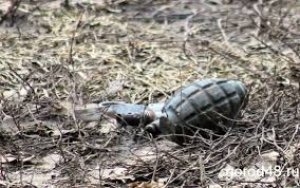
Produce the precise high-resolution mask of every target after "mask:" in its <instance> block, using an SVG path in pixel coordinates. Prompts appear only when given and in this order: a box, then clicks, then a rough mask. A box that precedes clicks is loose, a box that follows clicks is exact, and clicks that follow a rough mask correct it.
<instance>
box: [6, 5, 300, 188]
mask: <svg viewBox="0 0 300 188" xmlns="http://www.w3.org/2000/svg"><path fill="white" fill-rule="evenodd" d="M0 24H1V25H0V46H1V47H0V123H1V124H0V125H1V127H0V131H1V132H0V139H1V144H0V162H1V163H0V164H1V165H0V186H1V187H131V188H156V187H211V188H219V187H293V186H294V187H295V186H299V184H300V179H299V178H300V176H299V174H300V172H299V168H300V166H299V162H300V150H299V149H300V143H299V141H300V137H299V125H300V112H299V111H300V103H299V95H300V92H299V85H298V84H299V81H300V61H299V60H300V54H299V47H300V40H299V37H300V1H297V0H285V1H283V0H199V1H196V0H160V1H159V0H145V1H138V0H131V1H130V0H106V1H101V0H99V1H97V0H82V1H79V0H70V1H67V0H65V1H63V0H52V1H46V0H12V1H3V0H2V1H0ZM212 77H221V78H234V79H239V80H241V81H243V82H244V83H245V85H246V86H247V88H248V89H249V91H250V94H249V103H248V105H247V106H246V108H245V110H243V111H242V114H241V115H242V119H241V120H239V121H237V123H236V127H237V129H236V130H232V131H230V132H228V133H227V134H226V135H223V136H220V137H219V138H216V139H214V140H210V139H208V138H200V137H199V138H195V139H196V140H197V139H198V140H200V141H198V142H195V143H193V144H191V145H190V146H187V147H181V146H178V145H176V144H175V143H173V142H171V141H168V140H167V139H165V138H158V139H150V138H148V137H141V136H138V135H141V134H140V133H141V132H142V130H141V129H140V128H132V127H125V128H124V127H123V128H122V127H121V128H120V127H119V128H116V126H115V125H114V124H113V123H112V122H110V121H108V120H106V121H102V122H81V121H79V120H77V119H76V118H75V117H74V115H73V114H74V113H73V112H74V110H73V109H74V107H75V106H76V105H82V104H86V103H91V102H99V101H106V100H116V101H126V102H130V103H144V104H148V103H152V102H157V101H164V100H166V99H167V98H169V97H170V96H172V94H173V92H174V91H176V90H177V89H178V88H180V87H181V86H183V85H185V84H187V83H190V82H192V81H193V80H195V79H203V78H212Z"/></svg>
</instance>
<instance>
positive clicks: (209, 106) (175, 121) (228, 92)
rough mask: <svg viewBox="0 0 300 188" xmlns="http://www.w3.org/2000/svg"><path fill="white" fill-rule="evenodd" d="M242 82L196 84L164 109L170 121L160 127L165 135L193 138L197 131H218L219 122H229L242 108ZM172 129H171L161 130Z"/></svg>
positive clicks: (244, 92)
mask: <svg viewBox="0 0 300 188" xmlns="http://www.w3.org/2000/svg"><path fill="white" fill-rule="evenodd" d="M246 95H247V90H246V88H245V86H244V85H243V83H242V82H240V81H236V80H226V79H217V78H215V79H204V80H197V81H195V82H193V83H191V84H190V85H188V86H186V87H184V88H182V89H180V90H179V91H177V92H176V93H175V94H174V96H173V97H172V98H170V99H169V100H168V101H167V102H166V105H165V106H164V108H163V112H164V113H165V114H166V116H167V119H168V121H169V123H168V125H165V124H166V123H160V124H159V129H160V130H161V132H163V133H165V134H174V133H175V134H193V133H194V132H195V131H196V130H197V129H210V130H213V131H220V130H221V128H220V127H219V126H218V122H220V121H223V122H226V123H228V122H230V121H229V120H230V119H234V118H236V116H237V115H238V113H239V111H240V110H241V108H243V107H244V106H245V104H244V103H245V99H246ZM164 126H172V127H164Z"/></svg>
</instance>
